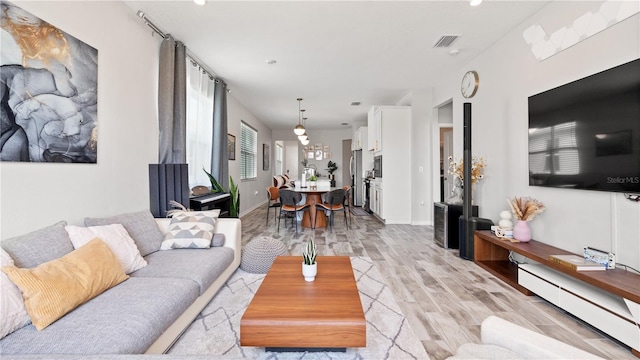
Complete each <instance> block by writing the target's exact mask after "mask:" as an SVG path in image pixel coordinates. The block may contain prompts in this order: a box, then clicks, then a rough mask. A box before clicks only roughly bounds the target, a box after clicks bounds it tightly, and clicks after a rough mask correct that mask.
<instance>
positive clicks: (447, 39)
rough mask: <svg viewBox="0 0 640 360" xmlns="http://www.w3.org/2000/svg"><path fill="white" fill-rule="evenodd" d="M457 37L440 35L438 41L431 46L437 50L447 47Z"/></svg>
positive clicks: (457, 36)
mask: <svg viewBox="0 0 640 360" xmlns="http://www.w3.org/2000/svg"><path fill="white" fill-rule="evenodd" d="M459 37H460V35H442V36H441V37H440V39H438V41H436V43H435V44H433V47H437V48H438V47H439V48H446V47H449V46H451V44H453V42H454V41H456V39H457V38H459Z"/></svg>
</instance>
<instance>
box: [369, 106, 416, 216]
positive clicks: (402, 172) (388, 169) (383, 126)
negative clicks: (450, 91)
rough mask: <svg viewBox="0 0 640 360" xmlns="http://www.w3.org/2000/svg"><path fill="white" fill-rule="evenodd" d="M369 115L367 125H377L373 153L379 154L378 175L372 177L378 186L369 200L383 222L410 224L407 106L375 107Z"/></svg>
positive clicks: (409, 162)
mask: <svg viewBox="0 0 640 360" xmlns="http://www.w3.org/2000/svg"><path fill="white" fill-rule="evenodd" d="M369 115H373V117H370V118H369V120H371V121H370V122H369V123H368V124H372V123H373V124H374V126H375V127H377V129H376V132H375V134H374V136H377V137H378V140H374V142H373V145H374V150H373V155H374V156H382V177H381V178H379V179H378V178H376V183H379V186H377V187H376V189H377V192H374V194H373V195H374V200H372V203H373V201H376V206H375V208H377V211H376V210H374V212H375V213H376V214H377V215H378V216H379V217H380V218H381V219H382V220H383V221H384V222H385V223H386V224H410V223H411V204H412V202H413V201H414V200H413V199H412V198H411V161H412V160H411V107H409V106H377V107H374V108H372V110H370V111H369ZM369 127H370V125H369ZM370 145H371V143H370ZM382 145H384V147H383V146H382ZM382 189H384V190H385V191H384V192H383V191H382ZM375 196H377V198H375Z"/></svg>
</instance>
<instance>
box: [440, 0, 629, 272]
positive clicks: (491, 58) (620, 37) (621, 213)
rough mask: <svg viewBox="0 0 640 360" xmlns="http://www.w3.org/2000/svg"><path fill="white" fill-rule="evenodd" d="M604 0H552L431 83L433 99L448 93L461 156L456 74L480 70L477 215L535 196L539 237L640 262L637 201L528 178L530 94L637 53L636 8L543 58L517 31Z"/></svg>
mask: <svg viewBox="0 0 640 360" xmlns="http://www.w3.org/2000/svg"><path fill="white" fill-rule="evenodd" d="M601 3H602V2H591V1H587V2H553V3H551V4H550V5H549V6H547V7H545V8H544V9H542V10H541V11H540V12H538V13H537V14H536V15H535V16H533V17H532V18H530V19H528V20H527V21H525V22H523V23H522V24H521V25H520V26H519V27H518V28H516V29H514V31H512V32H511V33H509V34H508V35H507V36H506V37H505V38H504V39H502V40H500V41H498V42H497V43H496V44H495V45H494V46H492V47H491V48H490V49H489V50H487V51H486V52H484V53H483V54H482V55H481V56H479V57H478V58H476V59H475V60H474V61H472V62H471V63H469V64H467V65H466V66H465V67H463V68H461V69H459V71H458V72H457V73H454V74H448V75H447V76H446V77H444V78H443V79H442V81H440V82H439V85H438V86H436V87H435V88H434V101H433V103H436V104H438V103H442V102H444V101H446V100H447V99H449V98H451V97H453V111H454V114H453V115H454V153H455V156H456V157H462V103H463V102H464V101H463V98H462V96H461V95H460V85H459V84H460V80H461V78H462V75H463V74H464V72H465V71H467V70H476V71H478V73H479V75H480V87H479V90H478V93H477V94H476V96H475V97H474V98H473V99H471V100H470V102H471V103H472V113H473V116H472V129H473V136H472V139H473V144H472V149H473V154H474V155H482V156H484V157H485V158H486V160H487V163H488V166H487V168H486V172H485V178H484V179H483V180H482V181H481V182H480V183H478V185H477V186H476V192H475V198H474V199H475V201H476V202H477V204H478V205H479V207H480V216H481V217H486V218H491V219H493V220H494V221H497V220H498V218H499V216H498V214H499V212H500V211H501V210H504V209H507V203H506V198H507V197H511V196H532V197H534V198H536V199H538V200H540V201H542V202H543V203H544V204H545V205H546V207H547V210H546V211H545V212H544V213H543V214H541V215H539V216H538V217H537V218H536V219H534V220H533V221H532V222H531V223H530V226H531V228H532V232H533V237H534V239H536V240H540V241H543V242H545V243H549V244H551V245H554V246H557V247H560V248H563V249H566V250H569V251H572V252H577V253H579V252H581V251H582V247H583V246H585V245H589V246H592V247H595V248H599V249H603V250H609V251H613V252H615V253H616V254H617V259H618V262H621V263H625V264H627V265H630V266H634V267H636V268H637V267H639V266H640V206H639V205H638V203H631V202H630V201H628V200H625V199H624V197H623V195H622V194H616V193H607V192H596V191H583V190H569V189H551V188H541V187H530V186H529V185H528V155H527V146H526V144H527V142H528V108H527V99H528V97H529V96H531V95H534V94H537V93H539V92H542V91H544V90H548V89H551V88H554V87H556V86H559V85H562V84H565V83H567V82H571V81H573V80H577V79H580V78H582V77H585V76H588V75H591V74H594V73H596V72H599V71H602V70H605V69H608V68H611V67H613V66H616V65H620V64H622V63H625V62H628V61H631V60H633V59H636V58H638V57H640V15H637V14H636V15H635V16H633V17H631V18H629V19H627V20H625V21H623V22H621V23H619V24H617V25H615V26H613V27H610V28H608V29H606V30H604V31H603V32H601V33H598V34H596V35H594V36H592V37H590V38H587V39H585V40H584V41H582V42H580V43H579V44H577V45H575V46H573V47H571V48H569V49H566V50H564V51H562V52H560V53H558V54H556V55H554V56H552V57H550V58H548V59H546V60H544V61H537V60H535V58H534V57H533V55H532V53H531V51H530V49H529V47H528V46H527V44H526V43H525V42H524V40H523V38H522V32H523V31H524V29H526V28H528V27H529V26H531V25H533V24H535V23H539V24H541V25H542V27H543V28H544V29H545V30H546V31H547V33H551V32H553V31H555V30H556V29H559V28H561V27H563V26H568V25H570V24H571V23H572V22H573V20H574V19H576V18H577V17H579V16H581V15H583V14H584V13H585V12H586V11H588V10H596V9H598V8H599V6H600V5H601Z"/></svg>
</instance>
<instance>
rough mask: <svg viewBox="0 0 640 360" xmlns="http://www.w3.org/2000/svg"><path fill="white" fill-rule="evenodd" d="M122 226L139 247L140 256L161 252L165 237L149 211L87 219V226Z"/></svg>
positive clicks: (85, 221)
mask: <svg viewBox="0 0 640 360" xmlns="http://www.w3.org/2000/svg"><path fill="white" fill-rule="evenodd" d="M111 224H122V225H123V226H124V228H125V229H127V232H128V233H129V235H130V236H131V238H132V239H133V241H134V242H135V243H136V246H138V250H140V255H142V256H147V255H149V254H151V253H154V252H156V251H158V250H160V244H162V240H164V235H162V232H161V231H160V228H158V224H157V223H156V220H155V219H154V218H153V215H151V212H149V211H139V212H134V213H127V214H120V215H116V216H111V217H106V218H85V219H84V225H85V226H102V225H111Z"/></svg>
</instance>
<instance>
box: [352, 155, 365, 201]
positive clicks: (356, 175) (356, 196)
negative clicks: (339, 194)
mask: <svg viewBox="0 0 640 360" xmlns="http://www.w3.org/2000/svg"><path fill="white" fill-rule="evenodd" d="M349 170H350V172H351V193H352V194H353V206H362V201H363V200H364V197H363V196H362V195H363V194H362V188H363V179H362V150H354V151H353V152H351V160H350V161H349Z"/></svg>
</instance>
